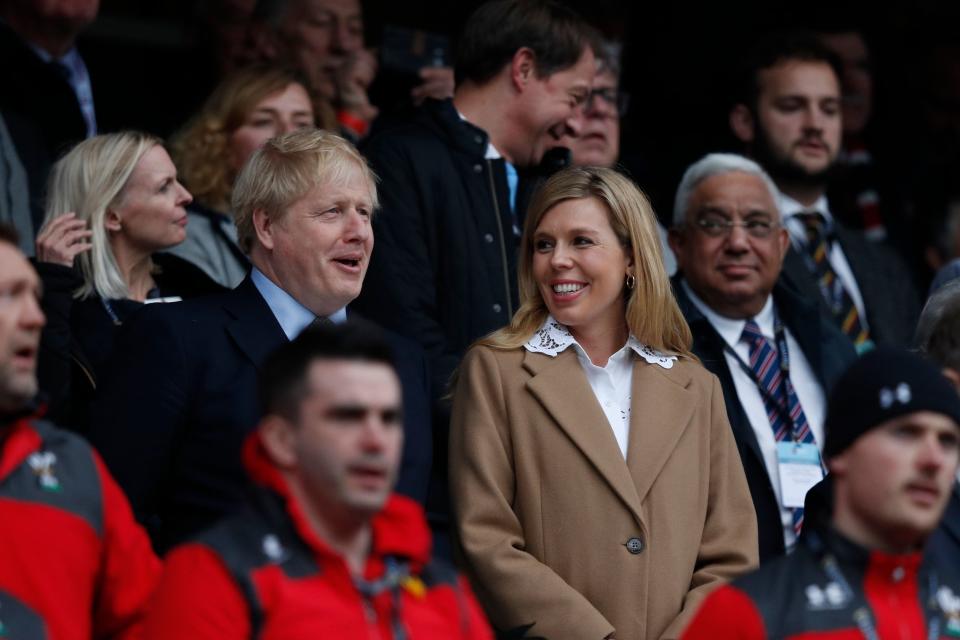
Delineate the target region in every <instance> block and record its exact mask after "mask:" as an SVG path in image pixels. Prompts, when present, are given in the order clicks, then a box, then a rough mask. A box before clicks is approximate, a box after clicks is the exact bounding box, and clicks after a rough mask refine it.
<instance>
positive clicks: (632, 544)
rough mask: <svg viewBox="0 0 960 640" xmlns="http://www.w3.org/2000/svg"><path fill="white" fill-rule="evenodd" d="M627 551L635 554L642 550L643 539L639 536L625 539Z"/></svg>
mask: <svg viewBox="0 0 960 640" xmlns="http://www.w3.org/2000/svg"><path fill="white" fill-rule="evenodd" d="M626 546H627V551H629V552H630V553H632V554H633V555H637V554H638V553H641V552H642V551H643V540H641V539H640V538H630V539H629V540H627V545H626Z"/></svg>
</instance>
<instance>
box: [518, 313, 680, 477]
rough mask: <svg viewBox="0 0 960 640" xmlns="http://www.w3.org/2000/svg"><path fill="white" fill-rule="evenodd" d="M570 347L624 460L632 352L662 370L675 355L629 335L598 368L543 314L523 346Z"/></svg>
mask: <svg viewBox="0 0 960 640" xmlns="http://www.w3.org/2000/svg"><path fill="white" fill-rule="evenodd" d="M571 345H572V346H573V348H574V350H575V351H576V354H577V360H579V361H580V366H581V367H582V368H583V372H584V373H585V374H586V376H587V382H589V383H590V388H591V389H592V390H593V395H594V396H595V397H596V398H597V402H599V403H600V408H601V409H603V414H604V415H605V416H606V417H607V422H609V423H610V428H611V429H612V430H613V436H614V437H615V438H616V440H617V445H618V446H619V447H620V452H621V453H622V454H623V457H624V459H626V457H627V444H628V443H629V437H630V389H631V384H632V383H633V360H634V358H633V355H632V354H636V355H638V356H639V357H641V358H643V359H644V360H646V361H647V362H649V363H650V364H656V365H659V366H661V367H663V368H664V369H669V368H671V367H672V366H673V361H674V360H676V359H677V356H672V355H667V354H664V353H661V352H659V351H656V350H655V349H652V348H651V347H648V346H647V345H645V344H643V343H642V342H640V341H639V340H637V339H636V338H635V337H634V336H633V335H632V334H631V335H630V336H629V337H628V338H627V343H626V344H625V345H623V348H621V349H620V350H619V351H617V352H616V353H615V354H613V355H612V356H610V359H609V360H607V364H606V366H603V367H598V366H597V365H595V364H593V363H592V362H591V361H590V357H589V356H588V355H587V352H586V351H584V349H583V347H582V346H580V344H579V343H578V342H577V340H576V338H574V337H573V334H571V333H570V331H569V329H567V327H566V326H564V325H562V324H560V323H559V322H557V321H556V320H554V319H553V317H552V316H547V319H546V321H545V322H544V323H543V326H541V327H540V329H538V330H537V331H536V333H534V334H533V335H532V336H531V337H530V339H529V340H527V342H526V344H524V345H523V346H524V348H525V349H526V350H527V351H532V352H533V353H542V354H545V355H548V356H550V357H556V356H557V354H558V353H561V352H562V351H564V350H565V349H566V348H567V347H569V346H571Z"/></svg>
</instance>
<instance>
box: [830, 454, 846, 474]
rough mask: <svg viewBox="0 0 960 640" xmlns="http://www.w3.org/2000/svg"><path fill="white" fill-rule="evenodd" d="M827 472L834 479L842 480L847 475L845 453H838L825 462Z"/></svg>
mask: <svg viewBox="0 0 960 640" xmlns="http://www.w3.org/2000/svg"><path fill="white" fill-rule="evenodd" d="M825 462H826V465H827V471H829V472H830V475H832V476H833V477H835V478H842V477H843V476H845V475H846V473H847V455H846V452H844V453H838V454H837V455H835V456H833V457H832V458H830V459H829V460H826V461H825Z"/></svg>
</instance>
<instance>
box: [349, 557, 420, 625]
mask: <svg viewBox="0 0 960 640" xmlns="http://www.w3.org/2000/svg"><path fill="white" fill-rule="evenodd" d="M409 577H410V564H409V563H407V562H401V561H398V560H397V559H395V558H393V557H388V558H386V571H385V572H384V574H383V577H382V578H379V579H377V580H364V579H362V578H354V585H356V587H357V591H359V592H360V594H361V595H363V597H365V598H366V599H367V600H368V601H369V602H370V606H371V607H373V599H374V598H375V597H376V596H378V595H379V594H381V593H383V592H384V591H389V592H390V595H391V599H392V601H393V606H392V607H391V609H392V611H391V620H390V627H391V630H392V632H393V638H394V640H407V638H408V635H407V630H406V628H405V627H404V626H403V621H402V619H401V598H400V595H401V588H402V586H403V582H404V580H406V579H407V578H409Z"/></svg>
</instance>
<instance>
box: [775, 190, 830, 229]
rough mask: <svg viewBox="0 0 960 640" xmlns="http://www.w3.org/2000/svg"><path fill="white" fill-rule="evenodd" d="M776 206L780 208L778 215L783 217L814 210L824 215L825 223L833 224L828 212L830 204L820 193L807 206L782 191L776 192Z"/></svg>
mask: <svg viewBox="0 0 960 640" xmlns="http://www.w3.org/2000/svg"><path fill="white" fill-rule="evenodd" d="M777 207H778V208H779V209H780V215H781V216H783V219H784V220H786V219H788V218H792V217H793V216H795V215H797V214H798V213H808V212H810V211H816V212H817V213H819V214H820V215H822V216H823V217H824V219H825V220H826V221H827V224H828V225H830V224H833V215H831V213H830V205H829V203H828V202H827V196H826V195H822V196H820V197H819V198H817V201H816V202H814V203H813V204H812V205H810V206H809V207H807V206H804V205H802V204H800V203H799V202H797V201H796V200H794V199H793V198H791V197H790V196H788V195H787V194H785V193H783V192H782V191H778V192H777Z"/></svg>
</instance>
